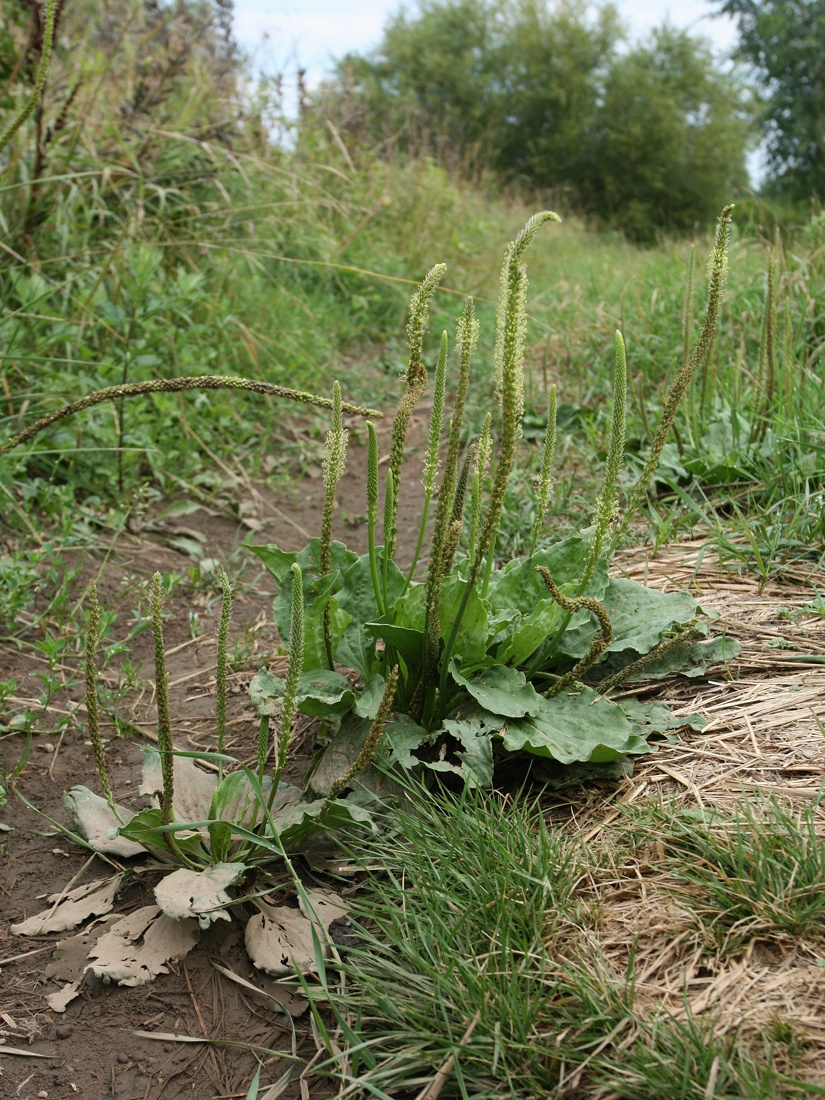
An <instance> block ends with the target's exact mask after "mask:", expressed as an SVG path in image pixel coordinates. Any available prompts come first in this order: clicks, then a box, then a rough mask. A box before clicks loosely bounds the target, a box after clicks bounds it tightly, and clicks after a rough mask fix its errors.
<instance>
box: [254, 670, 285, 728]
mask: <svg viewBox="0 0 825 1100" xmlns="http://www.w3.org/2000/svg"><path fill="white" fill-rule="evenodd" d="M284 687H285V682H284V681H283V680H282V679H281V677H280V676H276V675H275V673H274V672H270V671H269V669H268V668H262V669H261V671H260V672H256V673H255V675H254V676H253V677H252V679H251V680H250V681H249V701H250V702H251V703H252V706H253V707H254V708H255V710H256V711H257V712H258V714H260V715H266V714H268V715H270V717H271V716H272V715H276V714H280V713H281V701H282V699H283V697H284Z"/></svg>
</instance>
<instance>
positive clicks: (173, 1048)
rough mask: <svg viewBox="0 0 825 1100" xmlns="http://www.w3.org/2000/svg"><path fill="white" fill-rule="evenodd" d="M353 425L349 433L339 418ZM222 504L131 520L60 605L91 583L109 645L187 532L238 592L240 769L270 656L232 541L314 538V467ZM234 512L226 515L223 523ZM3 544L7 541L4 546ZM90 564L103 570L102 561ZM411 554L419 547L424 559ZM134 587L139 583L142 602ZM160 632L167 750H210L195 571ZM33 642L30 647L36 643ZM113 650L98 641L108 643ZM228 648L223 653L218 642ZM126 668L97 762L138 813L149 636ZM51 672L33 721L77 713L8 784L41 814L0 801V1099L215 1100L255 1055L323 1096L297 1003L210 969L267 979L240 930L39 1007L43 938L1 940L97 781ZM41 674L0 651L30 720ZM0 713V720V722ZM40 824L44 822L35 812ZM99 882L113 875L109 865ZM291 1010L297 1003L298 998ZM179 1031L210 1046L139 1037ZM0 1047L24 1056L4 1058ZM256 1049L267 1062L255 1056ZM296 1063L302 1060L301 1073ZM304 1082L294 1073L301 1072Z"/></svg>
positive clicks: (245, 563)
mask: <svg viewBox="0 0 825 1100" xmlns="http://www.w3.org/2000/svg"><path fill="white" fill-rule="evenodd" d="M429 411H430V410H429V407H428V406H426V405H422V406H421V407H419V409H418V410H416V412H415V414H414V415H413V417H412V420H411V423H410V429H409V433H408V448H407V456H408V457H407V463H408V469H407V470H406V471H405V474H406V477H405V479H404V481H403V482H402V492H401V495H400V499H399V510H398V547H399V557H400V558H401V559H402V560H404V559H406V560H408V561H409V560H411V559H412V555H413V552H414V548H415V543H416V541H417V538H418V528H417V523H418V515H419V512H420V476H421V473H420V470H421V458H422V451H423V441H424V439H425V437H426V430H427V423H428V418H429ZM390 419H391V418H390V417H389V416H388V417H387V418H386V419H385V420H384V421H383V422H381V423H380V425H379V441H380V442H379V446H380V448H381V450H380V451H379V454H381V455H382V456H383V461H384V462H386V453H387V452H388V450H389V429H390ZM353 426H355V425H353ZM364 443H365V436H364V435H363V432H362V433H361V434H360V436H359V435H356V439H355V440H353V441H351V444H350V453H349V461H348V468H347V472H346V473H345V475H344V477H343V478H342V480H341V482H340V483H339V487H338V488H339V491H338V507H337V509H336V520H335V531H334V537H335V538H338V539H341V540H342V541H345V542H346V543H347V545H348V546H350V548H351V549H353V550H355V551H357V552H359V553H363V552H365V551H366V549H367V534H366V524H365V515H364V513H365V511H366V483H365V467H366V446H365V445H364ZM236 481H237V484H236V499H235V500H234V501H233V502H232V504H233V506H232V507H231V508H228V509H223V510H218V509H209V508H204V509H201V510H199V511H197V512H194V513H192V514H190V515H186V516H185V517H183V518H182V519H179V520H175V521H165V522H164V521H158V522H153V521H152V518H151V517H147V519H146V520H145V521H144V522H143V523H142V525H141V527H140V529H139V528H138V525H137V524H136V523H135V522H132V523H131V524H130V526H131V528H132V531H125V532H124V533H123V534H122V535H121V536H120V537H118V538H117V539H116V540H115V541H114V543H110V544H108V545H106V546H105V547H101V548H100V549H99V550H96V551H95V552H94V553H90V554H88V555H87V557H86V559H85V560H84V561H83V563H82V566H81V569H80V574H79V577H78V578H77V580H76V582H75V584H74V586H73V595H74V596H75V597H76V598H80V597H82V593H83V591H84V590H85V586H86V584H87V583H88V581H89V580H90V579H91V578H92V577H95V578H97V584H98V593H99V598H100V602H101V605H102V607H103V608H104V609H105V610H110V611H115V612H116V613H117V614H118V623H117V624H116V626H115V628H114V631H113V634H114V638H118V637H121V636H122V631H121V627H120V624H121V623H126V622H128V621H129V618H130V612H131V608H133V607H135V606H136V604H137V603H138V602H139V600H140V599H143V602H144V613H146V611H145V582H146V581H147V580H148V579H149V578H150V577H151V576H152V574H153V573H154V572H155V571H157V570H159V571H161V572H162V573H164V574H171V573H177V574H183V576H184V577H186V576H187V574H188V572H189V569H190V567H191V566H192V565H193V564H194V560H193V559H192V558H190V557H188V556H187V555H185V554H183V553H181V552H178V551H176V550H175V549H173V548H172V547H171V545H170V544H171V543H173V542H174V541H175V540H176V539H178V538H181V537H183V538H188V539H194V540H195V541H196V542H198V543H199V544H200V545H201V546H202V548H203V551H204V554H205V555H206V556H208V557H212V558H216V559H218V560H219V561H221V562H225V563H227V565H226V568H227V572H228V573H229V575H230V576H231V577H232V579H233V584H235V596H234V603H233V624H232V635H231V637H232V639H233V640H234V641H235V642H236V649H237V652H236V656H235V661H234V667H235V671H233V673H232V675H231V676H230V699H229V704H228V713H227V741H226V751H227V752H229V753H232V754H234V755H236V756H237V757H238V758H240V759H242V760H244V761H245V762H247V763H251V762H253V761H254V759H255V754H256V744H257V725H258V723H257V718H256V715H255V712H254V710H253V709H252V707H251V706H250V704H249V701H248V697H247V688H248V685H249V681H250V679H251V677H252V676H253V675H254V674H255V672H256V671H257V670H258V669H259V668H260V667H261V665H263V664H266V665H267V666H268V667H269V668H270V669H272V670H273V671H275V672H281V673H282V672H283V671H284V669H285V658H284V656H283V647H282V645H281V643H280V639H279V638H278V636H277V632H276V630H275V627H274V623H273V619H272V596H273V585H272V583H271V581H270V579H269V578H268V577H267V575H266V574H265V573H264V572H263V571H262V570H261V569H260V568H259V566H258V563H257V560H256V559H254V558H253V555H251V554H247V553H246V552H245V551H243V549H242V548H241V544H242V542H243V541H244V540H245V539H248V538H251V541H253V542H254V543H256V544H262V543H265V542H270V541H271V542H274V543H276V544H277V545H278V546H280V547H281V549H284V550H287V551H292V550H298V549H300V548H301V547H303V546H304V545H305V544H306V542H307V541H308V539H309V538H310V537H311V536H314V535H317V534H318V533H319V531H320V524H321V512H322V507H323V483H322V480H321V478H320V469H319V468H314V467H312V466H310V469H309V473H308V475H307V476H304V477H303V478H302V479H301V480H296V481H295V482H294V483H293V484H292V485H287V486H284V485H283V484H280V485H279V492H277V493H276V492H274V491H273V490H271V489H269V488H267V487H266V486H264V485H257V484H252V483H251V482H250V481H248V480H246V479H245V478H244V477H243V476H242V475H239V476H238V477H237V479H236ZM233 513H234V514H235V515H237V516H240V517H242V518H241V519H240V520H239V519H233V518H230V517H231V516H232V514H233ZM9 549H10V548H9ZM104 554H105V560H104ZM423 560H426V550H425V553H424V555H423ZM141 586H143V588H144V591H143V593H142V595H141ZM166 609H167V612H168V615H167V617H166V621H165V625H164V640H165V644H166V649H167V656H168V672H169V687H170V710H171V714H172V722H173V736H174V739H175V744H176V747H178V748H181V749H199V750H207V749H213V748H215V742H214V713H215V699H214V685H215V656H216V639H215V623H216V617H217V611H218V596H217V586H216V584H215V583H214V580H213V582H212V583H210V581H209V578H208V577H207V578H206V579H204V580H201V579H198V581H197V583H196V584H195V585H194V586H193V585H192V584H190V583H188V582H187V581H185V580H184V581H181V582H180V583H179V584H178V585H177V586H176V587H174V588H173V590H172V593H171V595H170V598H169V599H168V601H167V604H166ZM35 640H36V639H35ZM109 640H110V641H111V640H113V639H109ZM230 644H231V643H230ZM128 649H129V656H130V659H131V661H132V664H133V665H136V664H141V665H142V668H141V671H140V674H139V676H138V682H137V683H136V684H135V685H134V688H133V690H132V691H131V692H130V694H129V696H128V698H126V699H125V700H123V703H122V705H121V707H120V710H119V729H120V733H121V734H122V736H118V735H117V732H116V729H115V724H114V723H113V722H112V721H111V720H109V721H104V722H103V723H102V729H103V733H104V736H106V735H107V734H110V735H111V736H112V740H111V741H110V742H109V747H108V756H107V761H108V764H109V766H110V769H111V783H112V788H113V792H114V795H115V798H116V799H117V800H118V801H119V802H121V803H123V804H125V805H127V806H128V805H131V806H132V807H133V808H135V809H137V808H139V806H140V805H142V804H143V801H142V800H141V799H138V798H137V797H136V796H135V795H134V792H135V791H136V790H137V786H138V782H139V777H140V767H141V762H142V746H143V745H144V744H146V743H152V742H153V741H155V740H156V734H155V730H156V719H157V715H156V708H155V705H154V692H153V688H152V683H151V678H152V673H151V668H152V640H151V633H150V632H149V631H145V632H144V633H142V634H139V635H137V637H135V638H133V639H132V640H131V641H130V642H129V645H128ZM72 652H73V656H72V657H71V658H62V659H61V662H60V663H59V664H58V667H57V669H56V675H57V677H58V678H59V679H60V680H61V681H62V689H61V690H60V691H59V692H58V693H57V694H56V695H55V697H54V698H53V700H52V702H51V704H50V706H49V708H48V710H47V711H46V712H45V713H44V714H43V715H42V718H41V722H40V724H41V725H48V723H49V722H50V721H51V722H54V721H55V720H56V719H58V718H59V717H60V716H61V714H65V712H66V711H67V710H68V709H70V708H76V710H77V714H78V719H77V720H74V719H73V720H72V721H71V722H70V723H69V724H68V725H67V726H66V728H65V729H64V730H63V732H62V733H60V734H59V735H54V736H37V737H35V738H34V739H33V742H32V751H31V755H30V758H29V760H28V763H27V764H26V767H25V770H24V771H23V774H22V775H21V776H20V778H19V779H18V781H17V784H16V786H17V789H18V790H19V792H20V793H21V794H23V795H24V796H25V798H26V799H27V800H28V801H29V802H30V803H31V804H32V805H33V806H36V807H37V809H38V811H40V813H39V814H38V813H35V812H34V811H32V810H30V809H28V808H27V807H26V806H25V805H24V804H23V803H22V802H21V801H20V800H19V799H17V798H15V797H14V796H13V795H10V796H9V802H8V805H7V806H6V807H4V808H2V810H0V821H3V822H5V823H6V824H7V825H8V826H10V827H11V829H12V831H11V832H9V833H5V834H0V842H2V844H3V848H2V856H0V860H2V861H1V862H0V891H2V895H1V896H2V918H3V919H2V922H0V1096H2V1097H5V1096H9V1097H20V1100H34V1098H35V1097H41V1098H43V1097H45V1096H46V1095H48V1097H49V1098H51V1100H64V1098H69V1097H78V1096H83V1097H89V1098H92V1097H94V1098H98V1097H99V1098H103V1097H106V1098H113V1097H115V1098H118V1100H161V1097H162V1098H163V1100H175V1098H176V1097H192V1098H194V1100H218V1098H220V1100H228V1098H229V1097H243V1096H245V1095H246V1092H247V1089H248V1086H249V1083H250V1081H251V1079H252V1076H253V1074H254V1072H255V1069H256V1068H257V1066H258V1064H259V1062H261V1061H263V1063H264V1067H265V1068H264V1070H263V1073H262V1077H261V1082H262V1088H261V1096H262V1097H263V1095H264V1093H265V1091H266V1090H265V1089H264V1087H263V1085H264V1084H266V1085H267V1087H268V1086H269V1085H270V1084H271V1083H272V1082H274V1081H277V1080H279V1079H280V1078H281V1076H282V1075H283V1074H284V1073H285V1072H287V1071H288V1070H289V1069H290V1067H292V1078H293V1079H292V1081H291V1082H290V1083H288V1084H287V1085H286V1087H285V1089H284V1091H283V1092H282V1093H281V1092H279V1093H278V1095H283V1096H284V1097H286V1098H287V1100H289V1098H292V1097H298V1096H300V1097H301V1098H302V1100H303V1098H304V1097H306V1096H309V1095H311V1096H313V1097H323V1096H326V1095H328V1094H329V1085H328V1082H327V1081H326V1080H325V1079H324V1078H322V1077H319V1076H318V1075H316V1074H313V1073H312V1072H311V1065H310V1064H311V1063H313V1061H317V1059H318V1050H319V1047H318V1045H317V1044H316V1042H315V1040H314V1038H313V1029H312V1025H311V1021H310V1018H309V1013H308V1012H307V1011H302V1012H301V1014H300V1015H299V1016H296V1018H294V1019H293V1018H291V1017H290V1016H289V1015H288V1014H287V1013H286V1012H284V1013H283V1014H275V1013H274V1012H273V1011H272V1007H271V1002H270V1001H262V1003H261V1004H257V1003H256V1002H255V995H254V994H250V992H249V991H248V990H245V989H242V988H241V987H239V986H238V985H235V984H234V983H233V982H231V981H228V980H227V979H226V978H224V977H222V976H221V975H220V974H219V972H218V971H217V970H216V969H215V966H214V965H213V963H218V964H219V965H221V966H224V967H229V968H230V969H233V970H234V971H235V972H236V973H238V974H239V975H241V976H242V977H244V978H245V979H247V980H248V981H251V982H253V983H256V984H258V985H260V986H265V985H266V983H267V979H266V978H265V977H263V976H262V975H261V974H260V973H259V972H257V971H255V969H254V967H252V965H251V964H250V962H249V959H248V957H247V955H246V952H245V950H244V947H243V941H242V936H241V935H240V934H239V930H238V926H237V925H235V924H234V922H233V923H232V924H229V923H225V922H222V921H219V922H217V924H216V925H213V926H212V929H210V932H209V934H207V935H205V936H204V937H203V938H202V940H201V942H200V944H199V946H198V947H197V948H196V949H195V950H194V951H193V952H192V953H191V954H190V955H189V956H188V957H187V958H186V959H185V960H184V961H183V962H182V963H180V964H177V965H175V964H170V973H169V974H167V975H165V976H161V977H159V978H158V979H157V980H156V981H155V982H154V983H152V984H151V985H150V986H146V987H141V988H119V987H107V986H103V985H100V984H98V985H97V986H94V985H92V984H88V985H84V987H83V990H82V993H81V997H80V998H79V999H77V1000H75V1001H73V1002H72V1003H71V1004H70V1005H69V1006H68V1007H67V1009H66V1011H65V1013H63V1014H58V1013H56V1012H54V1011H52V1010H51V1009H49V1007H48V1006H47V1004H46V1001H45V997H46V995H47V994H48V993H50V992H54V991H55V990H56V989H57V988H58V986H57V985H56V984H55V983H54V982H51V981H49V980H48V978H47V977H46V976H45V969H46V966H47V964H48V961H49V958H50V953H51V949H52V948H51V944H50V943H48V942H47V941H45V938H44V939H41V940H33V939H31V938H26V937H21V936H15V935H13V934H12V933H11V931H10V926H11V925H12V924H14V923H16V922H18V921H20V920H22V919H24V918H25V917H27V916H30V915H31V914H33V913H35V912H39V911H41V910H42V909H43V908H44V907H45V902H44V901H43V900H38V899H43V897H44V895H49V894H53V893H58V892H60V891H61V890H62V889H63V888H64V887H65V886H66V884H67V883H68V882H69V881H70V880H71V879H72V877H73V876H74V875H75V874H77V873H78V872H79V871H80V869H81V867H82V866H83V863H84V856H83V854H82V852H80V851H78V850H76V849H75V848H74V847H73V846H72V844H71V843H70V842H69V841H67V840H66V839H65V838H64V837H63V836H62V835H61V834H60V833H59V832H58V831H57V830H55V829H54V827H53V826H52V825H50V823H49V821H48V820H47V817H51V818H54V819H55V820H56V821H60V822H63V823H65V824H68V818H67V816H66V813H65V810H64V809H63V806H62V794H63V792H64V791H66V790H68V789H69V788H71V787H72V786H74V785H75V784H78V783H84V784H86V785H88V786H90V787H92V788H93V789H96V788H97V781H96V777H95V773H94V767H93V763H92V759H91V756H90V751H89V748H88V746H87V745H86V744H84V728H83V721H84V718H85V707H84V706H83V704H82V699H83V685H82V683H81V682H80V675H81V674H80V672H79V669H80V662H79V659H78V655H77V653H76V652H74V649H73V650H72ZM120 660H121V659H120V658H115V659H114V660H113V662H112V663H111V664H110V665H109V666H107V668H106V669H104V671H103V674H102V680H103V684H104V686H110V687H114V686H115V685H116V683H117V680H118V676H119V667H118V662H119V661H120ZM45 667H47V661H46V658H45V657H43V656H42V655H41V654H39V653H37V652H35V651H33V650H32V648H31V646H30V645H27V646H26V647H25V648H24V649H18V648H17V647H16V646H15V645H13V644H10V643H0V678H2V679H14V680H15V681H16V682H17V684H18V689H17V693H16V695H14V696H12V698H11V699H10V700H9V701H8V702H7V703H6V704H5V706H7V707H14V708H15V709H19V708H20V707H21V706H24V705H27V704H28V705H29V706H31V708H32V709H33V710H35V711H36V710H38V709H39V707H38V705H37V697H38V695H39V693H40V683H39V682H38V681H34V680H32V676H33V675H36V674H37V673H38V672H42V671H43V670H44V668H45ZM2 717H3V715H0V718H2ZM24 742H25V738H24V736H23V735H22V734H18V733H12V734H6V735H5V736H2V737H0V760H5V762H6V767H7V768H8V769H12V768H13V767H14V766H15V765H16V764H17V762H18V761H19V760H20V758H21V755H22V752H23V747H24ZM312 751H313V744H312V723H311V722H310V721H309V720H305V721H304V722H303V725H302V726H299V728H298V730H297V732H296V737H295V742H294V745H293V750H292V754H291V759H290V763H289V766H288V768H287V775H286V778H287V779H288V780H290V781H291V782H298V783H300V782H301V780H302V778H303V776H304V774H305V773H306V770H307V766H308V763H309V761H310V759H311V757H312ZM41 814H42V815H47V816H46V817H44V816H40V815H41ZM95 871H98V872H100V877H103V876H104V875H105V873H106V871H107V868H106V866H105V865H104V864H103V863H102V862H101V861H99V860H94V861H93V864H92V866H91V867H90V868H89V870H88V872H87V874H88V876H90V877H95V876H94V872H95ZM109 873H111V872H110V871H109ZM152 885H153V883H152V881H151V879H149V880H148V881H141V879H140V877H138V878H137V880H136V881H135V882H134V883H133V884H132V885H131V886H130V887H129V889H128V891H127V892H126V893H124V894H122V895H121V897H120V898H119V901H118V905H117V910H118V912H125V911H126V910H131V909H133V908H137V907H138V906H140V905H145V904H150V903H151V901H152V898H151V893H150V891H151V886H152ZM300 1008H303V1009H305V1005H298V1006H297V1007H296V1008H295V1011H296V1012H297V1011H298V1010H299V1009H300ZM140 1031H144V1032H145V1031H155V1032H159V1033H176V1034H179V1035H185V1036H190V1037H193V1038H197V1037H201V1036H208V1037H209V1038H210V1039H211V1040H213V1041H215V1042H214V1045H212V1044H210V1045H206V1044H203V1043H172V1042H168V1041H156V1040H153V1039H149V1038H145V1037H142V1036H140V1035H138V1034H136V1032H140ZM222 1042H227V1043H229V1042H231V1043H236V1044H240V1045H241V1046H244V1045H245V1046H251V1047H255V1048H257V1049H256V1051H251V1050H248V1049H240V1048H239V1047H231V1046H224V1045H222ZM3 1046H5V1047H6V1048H16V1049H17V1050H23V1051H25V1052H26V1053H27V1054H29V1055H38V1057H27V1056H25V1055H24V1054H11V1053H4V1052H3ZM267 1051H268V1052H270V1053H269V1054H267V1053H266V1052H267ZM308 1067H309V1068H308ZM302 1073H303V1074H304V1076H303V1077H302V1076H301V1074H302Z"/></svg>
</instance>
